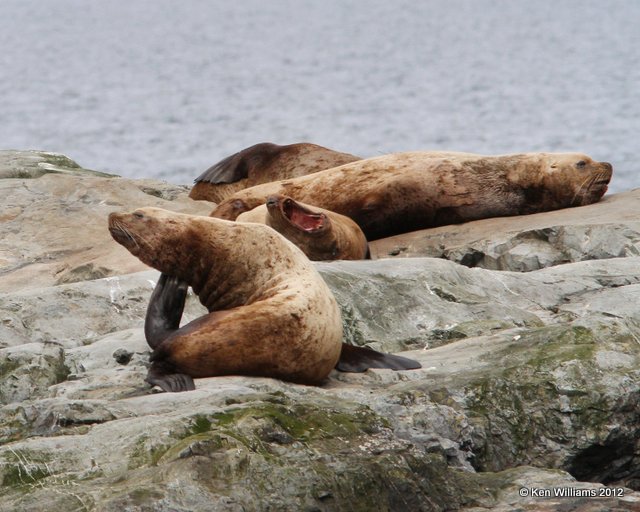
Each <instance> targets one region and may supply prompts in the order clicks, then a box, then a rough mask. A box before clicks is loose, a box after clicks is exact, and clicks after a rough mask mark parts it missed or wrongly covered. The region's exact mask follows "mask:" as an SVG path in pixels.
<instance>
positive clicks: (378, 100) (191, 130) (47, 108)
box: [0, 0, 640, 191]
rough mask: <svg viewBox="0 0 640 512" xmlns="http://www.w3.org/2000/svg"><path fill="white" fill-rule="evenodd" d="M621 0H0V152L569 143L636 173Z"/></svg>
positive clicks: (630, 52) (630, 36)
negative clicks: (302, 143) (267, 143)
mask: <svg viewBox="0 0 640 512" xmlns="http://www.w3.org/2000/svg"><path fill="white" fill-rule="evenodd" d="M639 26H640V2H638V1H637V0H609V1H607V2H603V1H602V0H536V1H535V2H531V1H528V0H425V1H422V2H416V1H414V0H398V1H393V2H390V1H388V0H367V1H362V0H270V1H269V2H264V1H262V0H242V1H233V2H232V1H222V0H180V1H176V0H108V1H104V0H2V1H1V2H0V48H1V49H2V51H0V148H3V149H9V148H12V149H44V150H48V151H57V152H61V153H64V154H66V155H68V156H70V157H71V158H73V159H75V160H76V161H77V162H79V163H80V164H81V165H83V166H85V167H88V168H93V169H97V170H103V171H108V172H114V173H117V174H121V175H124V176H129V177H154V178H160V179H165V180H168V181H171V182H174V183H191V181H192V180H193V178H195V177H196V176H197V175H199V174H200V173H201V172H202V171H203V170H204V169H206V168H207V167H209V166H210V165H211V164H213V163H214V162H216V161H218V160H220V159H221V158H223V157H225V156H227V155H229V154H231V153H234V152H235V151H238V150H239V149H242V148H244V147H246V146H249V145H252V144H255V143H257V142H263V141H270V142H275V143H279V144H287V143H292V142H298V141H311V142H315V143H318V144H321V145H324V146H328V147H331V148H334V149H338V150H341V151H347V152H351V153H354V154H358V155H361V156H363V157H367V156H376V155H379V154H383V153H389V152H395V151H408V150H416V149H443V150H457V151H470V152H478V153H486V154H499V153H510V152H522V151H580V152H584V153H587V154H589V155H590V156H592V157H593V158H595V159H597V160H606V161H609V162H611V163H612V164H613V165H614V169H615V172H614V178H613V181H612V184H611V187H610V190H611V191H620V190H626V189H630V188H633V187H638V186H640V172H639V171H640V166H638V163H637V162H638V150H639V143H638V141H639V140H640V29H638V27H639Z"/></svg>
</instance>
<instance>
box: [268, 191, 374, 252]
mask: <svg viewBox="0 0 640 512" xmlns="http://www.w3.org/2000/svg"><path fill="white" fill-rule="evenodd" d="M266 206H267V212H268V214H267V218H266V222H267V224H268V225H269V226H271V227H272V228H273V229H275V230H276V231H278V232H279V233H281V234H282V235H284V237H285V238H287V239H289V240H290V241H292V242H293V243H294V244H296V245H297V246H298V247H300V249H302V251H303V252H304V253H305V254H306V255H307V257H308V258H309V259H311V260H314V261H326V260H341V259H364V258H365V257H366V255H367V251H368V244H367V240H366V238H365V236H364V233H362V230H361V229H360V228H359V227H358V225H357V224H356V223H355V222H353V221H352V220H351V219H349V218H348V217H345V216H344V215H339V214H337V213H335V212H331V211H328V210H323V209H321V208H317V209H316V208H314V207H312V206H309V205H305V204H302V203H299V202H297V201H295V200H293V199H292V198H290V197H287V196H283V195H272V196H269V197H268V198H267V203H266Z"/></svg>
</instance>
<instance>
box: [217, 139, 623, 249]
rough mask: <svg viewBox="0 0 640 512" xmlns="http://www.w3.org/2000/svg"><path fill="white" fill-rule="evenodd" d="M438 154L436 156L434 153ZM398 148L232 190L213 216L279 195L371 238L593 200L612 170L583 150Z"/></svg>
mask: <svg viewBox="0 0 640 512" xmlns="http://www.w3.org/2000/svg"><path fill="white" fill-rule="evenodd" d="M434 155H437V156H434ZM442 155H443V153H433V152H412V153H395V154H391V155H385V156H381V157H376V158H370V159H367V160H360V161H357V162H353V163H350V164H346V165H342V166H340V167H336V168H334V169H327V170H326V171H321V172H318V173H315V174H311V175H309V176H302V177H300V178H295V179H291V180H281V181H277V182H273V183H265V184H262V185H258V186H255V187H251V188H248V189H245V190H242V191H240V192H237V193H236V194H234V195H233V196H231V197H230V198H229V199H227V200H225V201H224V202H222V203H221V204H219V205H218V207H217V208H216V209H214V210H213V212H212V215H213V216H216V217H219V218H224V219H235V218H236V217H237V216H238V215H239V214H240V213H242V212H243V211H248V210H251V209H253V208H255V207H256V206H258V205H260V204H261V203H263V202H264V201H265V200H266V198H267V197H269V196H271V195H274V194H282V195H286V196H289V197H292V198H293V199H295V200H296V201H303V202H305V203H308V204H312V205H315V206H319V207H321V208H326V209H328V210H331V211H334V212H337V213H341V214H342V215H346V216H348V217H350V218H352V219H353V220H355V221H356V222H357V223H358V225H359V226H360V227H361V228H362V231H363V232H364V234H365V236H366V237H367V239H368V240H375V239H378V238H382V237H387V236H392V235H397V234H400V233H405V232H408V231H414V230H417V229H424V228H429V227H435V226H441V225H444V224H455V223H460V222H466V221H469V220H476V219H482V218H486V217H500V216H510V215H523V214H529V213H535V212H541V211H548V210H556V209H559V208H566V207H569V206H581V205H586V204H590V203H594V202H596V201H598V200H599V199H600V198H601V197H602V195H603V194H604V193H605V192H606V190H607V185H608V183H609V180H610V179H611V174H612V172H613V169H612V167H611V164H609V163H607V162H595V161H593V160H592V159H591V158H590V157H588V156H587V155H584V154H580V153H524V154H514V155H501V156H484V155H473V154H469V153H450V154H447V153H444V155H446V156H442Z"/></svg>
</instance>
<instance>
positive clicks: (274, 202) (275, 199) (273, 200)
mask: <svg viewBox="0 0 640 512" xmlns="http://www.w3.org/2000/svg"><path fill="white" fill-rule="evenodd" d="M279 202H280V196H269V197H268V198H267V208H269V209H272V208H277V207H278V203H279Z"/></svg>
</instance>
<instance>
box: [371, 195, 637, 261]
mask: <svg viewBox="0 0 640 512" xmlns="http://www.w3.org/2000/svg"><path fill="white" fill-rule="evenodd" d="M638 211H640V189H635V190H631V191H628V192H623V193H620V194H614V195H610V196H605V197H604V198H603V199H602V200H601V201H600V202H598V203H595V204H592V205H589V206H581V207H578V208H568V209H564V210H556V211H553V212H544V213H536V214H533V215H521V216H517V217H500V218H493V219H484V220H479V221H474V222H467V223H465V224H457V225H452V226H443V227H440V228H435V229H425V230H422V231H415V232H413V233H407V234H404V235H398V236H394V237H390V238H386V239H382V240H376V241H373V242H372V243H370V249H371V254H372V257H374V258H403V257H404V258H406V257H416V256H429V257H433V258H444V259H448V260H451V261H455V262H456V263H461V264H462V265H466V266H468V267H482V268H487V269H491V270H514V271H518V272H530V271H531V270H538V269H541V268H545V267H550V266H553V265H559V264H562V263H570V262H575V261H585V260H592V259H609V258H621V257H626V256H638V255H640V216H638Z"/></svg>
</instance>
